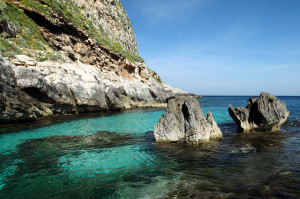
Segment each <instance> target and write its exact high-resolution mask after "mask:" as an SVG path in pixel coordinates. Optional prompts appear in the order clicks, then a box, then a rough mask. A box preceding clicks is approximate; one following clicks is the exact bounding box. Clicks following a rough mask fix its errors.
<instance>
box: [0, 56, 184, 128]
mask: <svg viewBox="0 0 300 199" xmlns="http://www.w3.org/2000/svg"><path fill="white" fill-rule="evenodd" d="M12 60H13V63H15V64H16V65H18V66H15V65H14V64H12V63H11V62H9V61H8V60H6V59H4V58H3V57H2V56H0V74H1V79H0V80H1V82H0V124H1V123H2V124H3V123H4V124H7V123H11V122H17V121H23V120H36V119H38V118H41V117H46V116H51V115H55V114H77V113H88V112H98V111H103V110H121V109H129V108H135V107H162V106H165V101H166V99H167V98H168V97H170V96H173V95H176V94H178V93H183V91H180V90H179V89H178V90H177V89H174V88H172V87H170V86H168V85H167V84H165V83H161V84H159V83H158V82H156V81H155V80H154V79H152V78H148V79H142V78H141V77H140V76H139V75H136V76H134V78H132V79H125V78H123V77H122V76H118V75H116V74H115V73H114V72H108V71H106V72H104V71H102V70H100V69H99V68H97V67H95V66H92V65H87V64H83V63H80V62H76V63H74V62H72V63H59V62H51V61H47V62H36V61H35V60H34V59H32V58H29V57H27V56H25V55H22V56H15V57H14V58H13V59H12ZM162 85H164V87H163V86H162Z"/></svg>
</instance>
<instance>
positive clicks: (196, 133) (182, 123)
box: [154, 95, 222, 144]
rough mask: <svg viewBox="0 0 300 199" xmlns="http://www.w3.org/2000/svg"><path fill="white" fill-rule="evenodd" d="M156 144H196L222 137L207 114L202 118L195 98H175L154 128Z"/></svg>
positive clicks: (215, 124) (210, 116)
mask: <svg viewBox="0 0 300 199" xmlns="http://www.w3.org/2000/svg"><path fill="white" fill-rule="evenodd" d="M154 136H155V139H156V142H183V143H191V144H198V143H199V142H201V141H207V140H209V139H210V138H220V137H222V132H221V130H220V129H219V127H218V126H217V123H216V122H215V121H214V119H213V115H212V114H211V113H210V112H208V113H207V115H206V117H205V116H204V114H203V112H202V110H201V108H200V104H199V102H198V101H197V100H196V97H195V96H182V95H181V96H176V97H174V98H171V99H169V100H168V107H167V109H166V110H165V113H164V114H163V116H161V117H160V119H159V121H158V124H157V125H155V127H154Z"/></svg>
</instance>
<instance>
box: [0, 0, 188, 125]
mask: <svg viewBox="0 0 300 199" xmlns="http://www.w3.org/2000/svg"><path fill="white" fill-rule="evenodd" d="M0 15H1V21H0V32H1V37H0V53H1V55H2V56H3V57H6V59H4V58H2V56H1V58H0V65H1V67H0V70H1V71H0V73H1V78H4V79H5V78H11V79H13V81H11V82H1V86H2V87H3V86H4V87H3V88H6V87H7V86H11V89H2V87H1V90H0V91H1V93H0V96H1V98H0V100H1V101H0V105H1V107H0V108H1V109H0V111H1V112H0V115H1V117H0V123H9V122H13V121H19V120H28V119H30V120H32V119H33V120H35V119H38V118H40V117H44V116H51V115H56V114H77V113H86V112H97V111H102V110H120V109H128V108H135V107H159V106H165V105H166V99H167V98H169V97H171V96H174V95H177V94H182V93H184V92H183V91H181V90H179V89H175V88H173V87H171V86H169V85H168V84H166V83H164V82H163V81H162V80H161V79H160V77H159V76H158V75H157V74H156V73H155V72H153V71H151V70H150V69H149V68H148V67H147V66H146V64H145V63H144V61H143V59H142V58H141V57H140V56H139V54H138V49H137V44H136V40H135V36H134V33H133V29H132V27H131V23H130V21H129V19H128V16H127V14H126V12H125V10H124V8H123V6H122V4H121V2H120V0H85V1H83V0H72V1H65V0H56V1H49V0H43V1H37V0H25V1H13V2H12V1H3V0H1V1H0ZM29 56H30V57H29ZM5 71H9V74H8V73H6V72H5ZM5 74H7V75H10V76H9V77H6V75H5ZM12 92H15V94H14V97H13V95H12V94H11V93H12ZM9 96H10V97H9ZM11 100H13V102H11ZM23 102H24V103H23ZM13 104H18V105H16V106H15V105H13ZM22 105H24V107H22ZM27 106H30V107H31V108H28V107H27Z"/></svg>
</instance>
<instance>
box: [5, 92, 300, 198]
mask: <svg viewBox="0 0 300 199" xmlns="http://www.w3.org/2000/svg"><path fill="white" fill-rule="evenodd" d="M248 98H249V96H204V97H202V98H199V99H198V100H199V102H200V104H201V107H202V110H203V112H204V113H206V111H208V110H209V111H211V112H212V113H213V116H214V118H215V120H216V122H217V123H218V125H219V127H220V128H221V130H222V132H223V135H224V138H223V139H221V140H215V141H212V142H209V143H205V144H201V145H199V146H187V145H176V144H156V143H155V142H154V137H153V126H154V125H155V124H156V123H157V122H158V119H159V117H160V116H161V115H162V114H163V112H164V110H163V109H136V110H130V111H123V112H118V113H116V112H108V113H101V114H92V115H81V116H72V117H65V118H60V119H51V120H43V121H41V122H36V123H33V124H26V125H17V126H13V127H7V128H2V129H0V198H43V199H44V198H300V97H284V96H282V97H278V98H279V99H281V100H282V101H284V102H285V103H286V104H287V107H288V110H289V111H290V116H289V118H288V121H287V122H286V123H285V124H284V125H283V126H282V127H281V131H280V132H274V133H254V134H250V135H244V134H240V133H238V131H237V127H236V125H235V124H234V123H233V121H232V119H231V118H230V116H229V114H228V112H227V107H228V105H229V104H232V105H233V106H235V107H236V106H246V105H247V99H248Z"/></svg>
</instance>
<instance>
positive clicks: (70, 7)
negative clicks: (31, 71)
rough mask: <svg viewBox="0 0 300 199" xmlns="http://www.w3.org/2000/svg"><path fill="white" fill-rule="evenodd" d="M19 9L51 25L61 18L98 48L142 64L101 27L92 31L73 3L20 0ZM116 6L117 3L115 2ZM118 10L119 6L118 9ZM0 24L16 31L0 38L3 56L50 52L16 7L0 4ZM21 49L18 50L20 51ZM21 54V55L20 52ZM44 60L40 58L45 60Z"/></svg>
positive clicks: (34, 27) (54, 0)
mask: <svg viewBox="0 0 300 199" xmlns="http://www.w3.org/2000/svg"><path fill="white" fill-rule="evenodd" d="M18 3H19V4H20V5H23V6H26V7H28V8H31V9H34V10H35V11H37V12H39V13H42V14H43V15H44V16H45V17H47V19H49V20H50V21H51V22H55V20H57V19H55V15H54V14H53V13H56V16H59V17H62V18H64V19H65V20H66V21H67V22H68V23H70V24H73V25H74V26H76V27H77V28H81V29H82V30H85V31H86V32H87V33H88V34H89V35H90V37H91V38H92V39H94V40H95V41H96V42H97V43H98V44H99V45H103V46H106V47H108V48H110V49H111V50H112V51H114V52H116V53H119V54H122V55H124V56H126V57H127V58H128V60H130V61H132V62H137V61H138V62H143V61H144V60H143V59H142V58H141V57H140V56H139V55H138V53H136V52H131V51H129V50H127V49H125V48H124V47H122V45H121V44H120V43H118V42H116V41H113V40H112V39H110V38H109V36H108V35H107V33H106V32H105V31H104V30H103V29H102V27H100V26H99V27H96V26H95V25H94V24H93V23H92V21H91V20H90V19H89V18H87V17H86V16H84V15H82V14H81V12H80V9H82V8H80V7H78V6H77V5H76V4H75V3H73V2H70V1H64V0H42V1H34V0H20V1H19V2H18ZM119 4H120V2H119ZM118 6H122V5H118ZM0 14H1V21H0V22H1V24H3V22H4V21H5V20H6V21H7V20H10V21H11V22H12V23H13V24H14V26H15V27H16V28H17V29H18V30H20V32H19V33H18V34H16V35H15V36H14V37H2V36H1V40H0V53H1V54H2V55H4V56H8V57H9V56H13V55H15V54H21V53H22V49H34V50H45V49H46V48H51V47H50V45H49V44H48V43H47V42H46V41H45V39H44V38H43V36H42V34H41V32H40V30H39V27H38V25H37V24H36V23H35V22H34V20H33V19H31V18H30V17H29V16H27V15H26V14H25V13H24V12H22V11H21V9H19V7H18V6H17V5H15V4H14V3H12V2H8V1H5V2H3V1H0ZM20 48H21V49H20ZM23 53H24V52H23ZM46 59H47V57H43V60H46Z"/></svg>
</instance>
